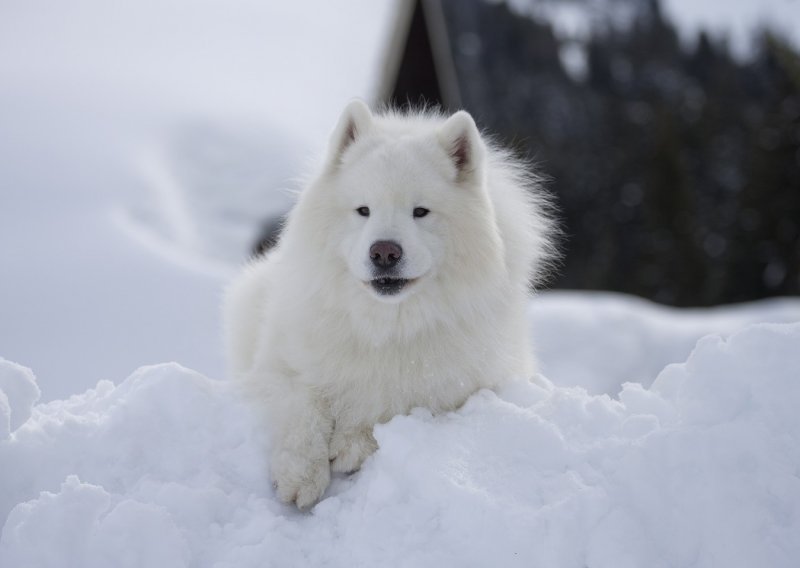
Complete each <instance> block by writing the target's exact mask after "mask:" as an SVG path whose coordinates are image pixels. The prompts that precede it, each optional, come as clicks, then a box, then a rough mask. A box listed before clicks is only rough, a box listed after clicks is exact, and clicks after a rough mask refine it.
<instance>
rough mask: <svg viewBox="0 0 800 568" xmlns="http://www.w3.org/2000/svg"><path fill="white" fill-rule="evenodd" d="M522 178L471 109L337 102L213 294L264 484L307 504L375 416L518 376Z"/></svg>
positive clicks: (521, 361)
mask: <svg viewBox="0 0 800 568" xmlns="http://www.w3.org/2000/svg"><path fill="white" fill-rule="evenodd" d="M549 233H550V222H549V220H548V218H547V216H546V215H545V214H544V212H543V198H542V197H541V191H540V189H539V188H538V187H537V184H536V182H535V179H534V178H533V177H532V176H530V175H529V173H528V172H526V170H525V168H524V167H523V166H522V165H521V164H520V163H519V162H517V161H515V160H514V159H512V158H511V156H510V154H508V153H506V152H503V151H500V150H498V149H497V148H494V147H493V146H492V145H490V144H488V143H487V142H485V141H484V140H483V139H482V138H481V135H480V133H479V132H478V129H477V127H476V126H475V123H474V122H473V120H472V117H471V116H470V115H469V114H467V113H466V112H463V111H461V112H457V113H455V114H454V115H452V116H451V117H449V118H446V119H445V118H443V117H440V116H434V115H431V114H430V113H427V114H409V115H402V114H394V113H388V114H385V115H383V116H373V115H372V114H371V113H370V110H369V109H368V108H367V106H366V105H365V104H364V103H362V102H360V101H354V102H352V103H351V104H350V105H349V106H348V107H347V108H346V109H345V111H344V113H343V115H342V117H341V119H340V121H339V124H338V126H337V127H336V130H335V131H334V133H333V137H332V140H331V142H330V148H329V152H328V156H327V159H326V162H325V165H324V167H323V169H322V171H321V172H320V173H319V175H318V177H316V179H315V180H314V181H313V182H312V183H310V184H309V185H308V187H307V188H306V189H305V190H304V191H303V192H302V193H301V194H300V196H299V198H298V201H297V204H296V205H295V207H294V209H293V210H292V212H291V213H290V215H289V217H288V221H287V223H286V226H285V228H284V232H283V234H282V236H281V238H280V241H279V243H278V245H277V246H276V248H275V249H273V250H272V251H271V252H270V253H269V254H268V255H266V256H264V257H259V258H256V259H254V260H253V261H252V262H251V263H250V264H249V265H248V266H247V267H246V269H245V270H244V271H243V273H242V274H241V275H240V276H239V277H238V278H237V279H236V280H235V281H234V283H233V284H232V286H231V288H230V289H229V292H228V294H227V297H226V302H225V323H226V335H227V344H228V345H227V347H228V352H229V358H230V362H231V365H232V375H233V376H234V377H235V378H236V379H238V380H240V381H242V382H243V384H244V386H245V387H246V389H247V393H248V397H249V398H250V399H251V400H252V401H253V403H254V404H255V405H257V407H258V408H259V409H261V410H262V411H263V414H264V416H265V417H266V419H267V421H268V426H269V428H270V431H271V435H272V440H273V444H272V448H273V449H272V456H271V468H272V478H273V481H274V483H275V486H276V488H277V493H278V496H279V497H280V498H281V499H282V500H283V501H285V502H295V503H296V504H297V505H298V506H299V507H301V508H302V507H308V506H310V505H312V504H313V503H315V502H316V501H317V500H318V499H319V498H320V497H321V496H322V494H323V492H324V491H325V489H326V487H327V486H328V484H329V482H330V472H331V469H333V471H339V472H350V471H354V470H356V469H358V468H359V467H360V466H361V464H362V462H363V461H364V460H365V459H366V458H367V457H368V456H369V455H370V454H371V453H372V452H373V451H375V449H376V447H377V445H376V443H375V439H374V438H373V436H372V430H373V426H374V425H375V424H376V423H380V422H386V421H388V420H389V419H390V418H392V417H393V416H395V415H397V414H404V413H407V412H409V411H410V410H411V409H412V408H414V407H416V406H424V407H427V408H429V409H430V410H431V411H433V412H442V411H448V410H453V409H455V408H458V407H459V406H460V405H461V404H462V403H463V402H464V401H465V400H466V399H467V398H468V397H469V396H470V395H471V394H472V393H474V392H475V391H477V390H479V389H481V388H484V387H489V388H491V387H495V386H497V385H498V384H499V383H500V382H501V381H503V380H504V379H508V378H511V377H515V376H516V377H519V376H530V375H531V373H532V360H531V356H530V354H529V343H528V333H527V322H526V305H527V299H528V294H529V287H530V283H531V281H532V279H534V278H535V277H536V276H537V275H539V274H540V273H541V270H542V262H543V261H544V260H545V259H546V258H547V256H548V254H549V252H550V248H551V247H550V241H549V239H548V236H549Z"/></svg>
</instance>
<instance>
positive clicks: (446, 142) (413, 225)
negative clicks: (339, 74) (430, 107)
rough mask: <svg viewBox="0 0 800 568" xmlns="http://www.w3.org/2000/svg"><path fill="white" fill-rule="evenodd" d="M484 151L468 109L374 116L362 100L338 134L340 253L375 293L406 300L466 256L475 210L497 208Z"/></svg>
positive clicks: (332, 152)
mask: <svg viewBox="0 0 800 568" xmlns="http://www.w3.org/2000/svg"><path fill="white" fill-rule="evenodd" d="M484 161H485V147H484V144H483V142H482V140H481V138H480V134H479V132H478V129H477V127H476V126H475V122H474V121H473V120H472V117H471V116H470V115H469V114H467V113H466V112H463V111H462V112H458V113H456V114H454V115H452V116H451V117H449V118H448V119H446V120H444V119H441V118H432V117H430V116H421V115H410V116H401V115H387V116H373V115H372V114H371V112H370V110H369V109H368V108H367V106H366V105H365V104H364V103H362V102H360V101H354V102H352V103H350V105H348V107H347V108H346V109H345V111H344V113H343V115H342V117H341V119H340V121H339V124H338V126H337V128H336V130H335V131H334V134H333V137H332V139H331V143H330V148H329V153H328V161H327V166H326V177H327V179H328V183H326V184H325V185H326V186H327V187H326V190H327V191H330V192H332V193H333V198H334V200H335V204H336V205H335V210H336V213H335V214H336V215H337V216H338V220H337V222H336V227H337V228H336V231H335V232H336V233H337V235H335V236H333V237H332V238H335V239H336V243H335V244H336V246H337V247H338V249H337V253H338V254H339V255H341V257H342V258H343V260H344V262H345V263H346V265H347V267H348V269H349V272H350V273H351V274H352V275H353V276H354V277H355V278H356V279H357V280H359V281H360V282H361V283H362V284H363V285H364V287H365V288H366V289H367V290H368V291H369V292H370V293H371V294H372V295H373V296H374V297H376V298H378V299H380V300H383V301H387V302H400V301H402V300H403V299H404V298H405V297H407V296H408V295H410V294H412V293H414V292H415V291H416V290H417V289H421V288H422V287H424V286H425V285H426V281H429V280H430V279H433V278H435V277H436V276H437V273H438V272H439V271H440V270H442V269H443V268H444V267H446V266H447V265H453V264H457V263H459V262H465V261H466V260H467V257H469V247H470V244H469V243H470V242H471V241H472V239H473V238H475V235H474V234H473V235H470V234H466V233H470V232H473V233H474V232H476V231H477V233H480V232H481V231H480V230H479V229H475V224H474V219H473V218H474V217H475V216H476V211H478V215H479V216H481V217H486V216H487V214H488V216H489V217H491V213H490V212H488V211H487V210H486V208H487V207H491V206H490V205H489V204H488V202H489V200H488V198H487V195H486V190H485V187H484V185H485V183H484V180H483V178H484V171H483V170H484Z"/></svg>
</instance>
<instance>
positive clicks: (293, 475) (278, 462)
mask: <svg viewBox="0 0 800 568" xmlns="http://www.w3.org/2000/svg"><path fill="white" fill-rule="evenodd" d="M272 481H273V485H274V486H275V491H276V493H277V494H278V498H279V499H280V500H281V501H283V502H284V503H295V504H296V505H297V507H298V508H300V509H307V508H308V507H310V506H311V505H313V504H314V503H316V502H317V501H319V499H320V497H322V494H323V493H325V489H327V487H328V484H329V483H330V481H331V467H330V463H329V461H328V459H327V456H325V455H324V454H323V455H319V456H312V455H307V454H303V453H301V452H297V451H291V450H283V451H279V452H276V453H275V454H274V455H273V456H272Z"/></svg>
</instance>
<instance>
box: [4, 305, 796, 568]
mask: <svg viewBox="0 0 800 568" xmlns="http://www.w3.org/2000/svg"><path fill="white" fill-rule="evenodd" d="M659 324H660V325H661V326H662V327H663V326H665V325H666V324H665V322H664V321H663V320H661V321H660V322H659ZM618 327H621V326H618ZM609 333H613V329H610V330H609ZM798 346H800V323H795V324H783V325H778V324H761V325H754V326H751V327H748V328H747V329H745V330H744V331H741V332H738V333H736V334H734V335H732V336H731V337H729V338H728V339H727V340H724V339H722V338H720V337H719V336H709V337H706V338H704V339H702V340H701V341H700V342H699V343H698V344H697V346H696V348H695V349H694V351H693V352H692V354H691V356H690V357H689V359H688V360H687V361H686V362H685V363H683V364H676V365H671V366H668V367H667V368H666V369H664V371H662V372H661V373H660V374H659V375H658V377H657V378H656V380H655V381H654V383H653V385H652V387H651V388H650V389H645V388H644V387H642V386H641V385H640V384H625V385H624V386H623V388H622V391H621V393H620V394H619V397H618V398H610V397H608V396H607V395H591V394H588V393H587V392H586V391H585V390H583V389H581V388H575V387H557V386H553V385H552V383H550V382H549V381H547V380H546V379H542V385H543V386H537V385H535V384H533V383H530V382H524V381H516V382H514V383H512V384H510V385H509V386H507V387H506V388H505V389H503V390H502V391H501V392H500V393H497V394H495V393H492V392H488V391H482V392H479V393H477V394H476V395H474V396H473V397H472V398H471V399H470V400H469V401H468V402H467V404H466V405H465V406H464V407H463V408H462V409H461V410H459V411H457V412H454V413H451V414H447V415H442V416H435V417H433V416H431V415H430V414H429V413H427V412H425V411H423V410H418V411H415V412H414V413H412V415H411V416H402V417H396V418H395V419H394V420H392V421H391V422H389V423H388V424H385V425H381V426H378V427H377V428H376V438H377V440H378V442H379V444H380V449H379V450H378V452H377V453H376V454H375V455H374V456H373V457H372V458H370V459H369V460H368V461H367V462H366V463H365V465H364V467H363V469H362V470H361V471H360V472H359V473H357V474H355V475H352V476H349V477H340V478H338V479H337V480H336V481H335V482H334V483H333V485H332V487H331V489H330V490H329V492H328V494H326V497H325V499H324V500H323V501H322V502H321V503H319V504H318V505H317V506H316V507H315V508H314V509H313V511H312V512H310V513H300V512H298V511H297V510H295V509H293V508H291V507H285V506H283V505H281V504H279V503H278V502H277V501H276V499H275V497H274V495H273V493H272V491H271V489H270V486H269V484H268V482H267V480H266V477H265V475H264V472H265V471H266V464H265V462H264V457H263V456H264V452H263V446H264V443H265V440H263V439H261V437H260V436H259V435H258V434H257V433H255V432H254V430H253V428H252V422H251V419H250V417H249V415H248V413H247V412H246V411H245V409H244V407H243V406H242V403H241V402H240V401H239V400H238V399H237V398H236V396H235V394H234V393H233V392H232V390H231V387H230V385H229V384H228V383H225V382H219V381H213V380H210V379H207V378H205V377H203V376H201V375H198V374H197V373H194V372H192V371H190V370H187V369H184V368H182V367H180V366H178V365H175V364H167V365H158V366H154V367H144V368H142V369H139V370H138V371H137V372H136V373H134V374H133V375H132V376H131V377H129V378H128V379H127V380H125V381H124V382H123V383H121V384H120V385H119V386H116V387H115V386H114V385H113V384H111V383H110V382H101V383H100V384H98V386H97V388H96V389H94V390H90V391H88V392H86V393H85V394H83V395H78V396H73V397H72V398H70V399H69V400H66V401H54V402H51V403H48V404H44V405H36V406H34V405H33V404H34V402H35V399H36V396H37V394H38V391H37V388H36V386H35V383H34V378H33V375H32V374H31V372H30V371H28V370H27V369H25V368H23V367H20V366H18V365H15V364H12V363H9V362H7V361H2V362H0V388H2V391H3V393H5V394H4V395H0V437H1V438H3V439H2V441H0V463H1V464H2V467H1V468H0V519H4V518H5V517H6V515H8V517H7V520H6V521H5V527H4V528H3V533H2V540H0V566H2V567H3V568H7V567H21V566H87V567H93V566H98V567H101V566H102V567H105V566H112V565H113V566H171V567H174V566H231V567H233V566H236V567H242V566H305V565H308V566H318V565H332V566H345V565H357V566H359V565H360V566H381V565H391V566H490V565H494V566H557V567H559V568H563V567H571V566H574V567H584V566H589V567H614V568H620V567H625V566H648V567H658V566H709V567H710V566H743V567H744V566H747V567H751V566H773V567H774V566H786V567H788V566H794V565H796V560H797V558H799V557H800V538H798V535H799V534H800V477H798V475H799V474H800V470H798V464H800V414H798V413H797V405H798V402H799V401H800V350H799V349H798ZM611 355H613V354H611ZM615 355H616V356H621V357H624V356H625V354H624V353H617V354H615ZM44 544H46V546H43V545H44Z"/></svg>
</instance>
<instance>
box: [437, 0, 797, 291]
mask: <svg viewBox="0 0 800 568" xmlns="http://www.w3.org/2000/svg"><path fill="white" fill-rule="evenodd" d="M441 6H442V9H443V12H444V15H445V19H446V21H447V29H448V35H449V36H450V37H449V40H450V45H451V48H452V53H453V59H454V61H453V63H454V66H455V70H456V75H457V81H458V87H459V92H460V96H461V99H462V100H461V104H462V105H463V106H464V108H466V109H468V110H469V111H471V112H472V113H473V114H474V115H475V116H476V117H477V119H478V121H479V122H480V123H481V124H483V125H485V126H486V127H487V128H488V129H489V130H491V131H493V132H495V133H498V134H499V136H500V137H501V139H502V141H503V142H505V143H510V144H511V145H513V146H515V147H516V148H517V149H518V150H519V151H520V152H521V153H522V154H523V155H527V156H530V157H532V158H533V159H534V161H535V162H536V163H537V164H538V165H539V168H540V170H541V171H542V172H543V173H544V174H545V175H546V176H547V177H548V178H550V180H549V182H548V186H549V188H550V190H551V191H552V193H553V194H554V195H555V196H556V201H557V205H558V208H559V210H560V214H561V218H562V225H563V228H564V233H565V237H564V240H563V243H562V249H563V251H564V253H565V255H564V260H563V264H562V266H561V268H560V270H559V271H558V272H559V273H558V275H557V276H556V278H555V279H554V281H553V285H554V286H555V287H565V288H578V289H607V290H617V291H621V292H627V293H632V294H637V295H640V296H644V297H647V298H651V299H654V300H657V301H659V302H663V303H667V304H673V305H681V306H688V305H711V304H717V303H722V302H735V301H743V300H751V299H756V298H762V297H766V296H774V295H795V294H798V292H800V273H799V270H798V267H799V266H800V57H798V53H797V52H796V51H794V50H793V49H792V48H791V47H790V45H789V44H788V43H786V42H784V41H783V40H781V39H779V38H778V37H776V36H773V35H770V34H769V33H767V32H763V33H762V35H761V37H760V40H759V44H758V49H757V52H756V53H754V54H753V56H752V57H750V58H748V59H747V60H744V59H743V58H735V57H734V56H733V55H732V54H731V51H730V49H729V47H728V46H727V45H726V44H725V42H724V41H720V40H715V39H712V38H711V37H709V36H708V35H706V34H705V33H701V34H700V36H699V37H698V38H697V41H696V42H695V45H694V46H693V47H687V46H686V45H685V44H683V43H681V42H680V41H679V39H678V34H677V31H676V30H675V28H674V26H673V25H672V24H671V23H670V22H669V21H668V20H666V19H665V17H664V16H663V14H662V12H661V10H660V7H659V4H658V2H657V1H650V0H647V1H645V2H640V3H639V6H640V8H639V9H638V10H637V13H636V17H635V18H634V21H633V24H632V25H631V26H626V27H624V29H623V28H621V27H615V26H598V27H597V29H595V30H594V31H593V33H592V36H591V38H590V39H588V41H586V42H585V43H583V44H582V45H581V46H580V49H581V50H582V51H581V53H582V54H583V56H584V58H583V62H584V67H583V76H581V77H576V74H575V73H568V72H567V69H565V67H564V65H563V64H562V59H560V57H559V53H560V50H562V49H564V48H565V45H563V44H562V43H561V42H560V40H559V39H558V38H557V37H556V35H555V33H554V31H553V29H552V27H551V25H550V24H549V23H547V22H545V21H538V20H536V19H534V18H532V17H530V16H528V15H524V14H520V13H517V12H515V11H512V10H511V9H509V7H508V6H507V4H506V3H502V2H501V3H495V2H492V3H489V2H484V1H482V0H443V1H442V3H441Z"/></svg>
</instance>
